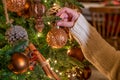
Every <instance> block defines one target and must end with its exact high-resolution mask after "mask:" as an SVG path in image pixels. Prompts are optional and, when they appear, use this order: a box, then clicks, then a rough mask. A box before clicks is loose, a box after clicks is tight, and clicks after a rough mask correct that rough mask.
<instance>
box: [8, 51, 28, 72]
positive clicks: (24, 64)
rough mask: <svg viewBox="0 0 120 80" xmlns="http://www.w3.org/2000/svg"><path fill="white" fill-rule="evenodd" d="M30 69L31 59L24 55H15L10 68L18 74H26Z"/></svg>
mask: <svg viewBox="0 0 120 80" xmlns="http://www.w3.org/2000/svg"><path fill="white" fill-rule="evenodd" d="M28 67H29V59H28V57H27V56H25V55H24V54H23V53H14V54H13V55H12V58H11V63H10V64H9V66H8V68H9V69H10V70H12V71H13V72H14V73H16V74H20V73H24V72H26V71H27V69H28Z"/></svg>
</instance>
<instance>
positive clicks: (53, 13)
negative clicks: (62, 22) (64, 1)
mask: <svg viewBox="0 0 120 80" xmlns="http://www.w3.org/2000/svg"><path fill="white" fill-rule="evenodd" d="M60 9H61V7H60V6H59V5H57V4H56V5H54V6H53V7H52V8H50V9H49V10H48V11H47V13H46V14H47V15H55V14H56V13H57V12H58V10H60Z"/></svg>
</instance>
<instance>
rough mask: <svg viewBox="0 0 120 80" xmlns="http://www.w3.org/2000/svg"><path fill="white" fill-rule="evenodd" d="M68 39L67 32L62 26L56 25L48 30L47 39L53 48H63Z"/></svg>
mask: <svg viewBox="0 0 120 80" xmlns="http://www.w3.org/2000/svg"><path fill="white" fill-rule="evenodd" d="M67 39H68V37H67V34H66V32H65V31H64V30H63V29H62V28H57V27H54V28H52V29H51V30H50V31H49V32H48V34H47V39H46V41H47V43H48V45H50V46H51V47H52V48H62V47H63V46H64V45H65V44H66V43H67Z"/></svg>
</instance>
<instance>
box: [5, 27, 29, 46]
mask: <svg viewBox="0 0 120 80" xmlns="http://www.w3.org/2000/svg"><path fill="white" fill-rule="evenodd" d="M5 35H6V39H7V40H8V42H9V43H10V44H12V45H14V44H16V43H17V42H18V41H28V35H27V32H26V30H25V29H24V28H23V27H22V26H18V25H16V26H13V27H10V28H9V29H8V30H7V31H6V33H5Z"/></svg>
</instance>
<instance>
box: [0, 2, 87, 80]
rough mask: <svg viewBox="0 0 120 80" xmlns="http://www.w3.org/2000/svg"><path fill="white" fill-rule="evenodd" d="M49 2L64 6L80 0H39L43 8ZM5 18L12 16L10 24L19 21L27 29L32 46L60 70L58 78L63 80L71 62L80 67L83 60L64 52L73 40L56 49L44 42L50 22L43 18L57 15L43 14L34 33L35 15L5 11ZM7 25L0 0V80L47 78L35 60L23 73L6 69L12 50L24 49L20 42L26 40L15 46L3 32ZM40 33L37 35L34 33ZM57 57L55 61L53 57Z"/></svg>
mask: <svg viewBox="0 0 120 80" xmlns="http://www.w3.org/2000/svg"><path fill="white" fill-rule="evenodd" d="M53 3H58V4H59V5H61V6H62V7H64V6H65V3H69V4H71V5H76V6H78V7H81V4H80V3H79V2H77V1H76V0H42V4H44V5H45V7H46V10H48V9H49V8H51V7H52V5H53ZM8 14H9V18H10V19H13V20H14V22H13V25H20V26H22V27H24V28H25V29H26V31H27V33H28V36H29V42H32V43H33V44H34V45H35V46H36V48H37V49H38V50H39V51H40V52H41V53H42V55H43V56H44V57H45V58H46V59H50V62H49V63H50V65H51V67H52V68H54V69H53V70H54V71H55V70H58V71H59V73H62V75H60V74H59V73H57V74H58V75H59V76H60V77H61V79H62V80H67V79H68V77H67V76H66V71H67V70H69V69H72V68H73V67H75V66H78V67H80V68H81V69H82V68H83V67H84V63H86V61H85V62H79V61H77V60H74V59H72V58H70V57H69V56H68V55H67V54H66V53H67V50H68V49H69V48H70V47H71V46H72V45H77V46H78V43H77V42H75V41H74V42H72V43H71V42H70V40H68V43H67V44H66V45H65V46H64V47H63V48H60V49H53V48H51V47H50V46H48V44H47V42H46V35H47V32H48V31H49V30H50V25H47V22H49V21H50V22H51V21H55V20H58V19H59V18H58V17H56V16H46V15H43V21H44V24H45V28H44V30H43V31H42V32H41V33H38V32H37V31H36V30H35V28H34V25H35V19H34V18H33V17H30V18H24V17H20V16H18V15H17V14H16V13H14V12H10V11H8ZM9 27H10V25H9V24H6V18H5V14H4V9H3V4H2V0H1V1H0V80H49V78H48V77H47V76H46V75H45V73H44V71H43V70H42V68H41V66H40V64H39V63H37V64H36V66H35V68H34V70H32V71H30V70H28V71H27V72H25V73H23V74H14V73H13V72H12V71H10V70H9V69H8V64H9V63H10V59H11V54H14V53H15V52H21V51H24V50H21V45H24V44H26V42H25V41H23V42H20V43H19V44H18V45H16V46H12V45H10V44H9V43H8V42H7V41H6V39H5V32H6V30H7V29H8V28H9ZM38 35H40V37H38ZM55 60H56V61H57V63H55V62H54V61H55Z"/></svg>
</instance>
